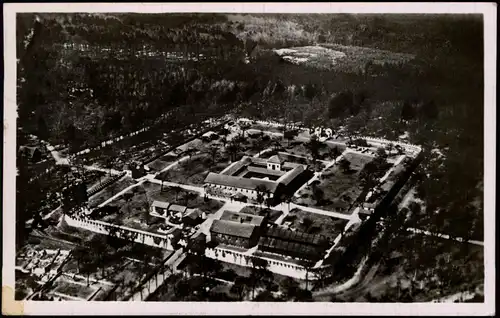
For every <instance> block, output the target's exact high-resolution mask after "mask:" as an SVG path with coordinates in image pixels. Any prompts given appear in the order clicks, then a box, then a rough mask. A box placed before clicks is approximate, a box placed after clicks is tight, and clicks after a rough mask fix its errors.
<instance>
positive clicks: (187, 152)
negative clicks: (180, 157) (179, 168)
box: [185, 147, 197, 162]
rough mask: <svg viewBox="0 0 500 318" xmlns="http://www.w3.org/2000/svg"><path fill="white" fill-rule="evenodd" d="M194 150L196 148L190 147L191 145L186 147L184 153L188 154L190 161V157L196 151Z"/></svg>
mask: <svg viewBox="0 0 500 318" xmlns="http://www.w3.org/2000/svg"><path fill="white" fill-rule="evenodd" d="M196 151H197V150H196V149H195V148H192V147H189V148H188V149H186V151H185V154H186V155H188V156H189V162H191V158H192V157H193V155H194V154H195V153H196Z"/></svg>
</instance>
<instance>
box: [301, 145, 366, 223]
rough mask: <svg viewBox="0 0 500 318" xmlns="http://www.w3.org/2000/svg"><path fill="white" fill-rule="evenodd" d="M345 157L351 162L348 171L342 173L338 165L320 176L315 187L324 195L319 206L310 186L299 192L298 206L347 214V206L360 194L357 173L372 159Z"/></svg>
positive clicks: (357, 156) (354, 156)
mask: <svg viewBox="0 0 500 318" xmlns="http://www.w3.org/2000/svg"><path fill="white" fill-rule="evenodd" d="M346 157H347V158H346V159H348V160H349V161H350V162H351V167H350V171H348V172H344V171H342V170H341V169H340V168H339V166H338V165H334V166H332V167H330V168H329V169H328V170H326V171H325V172H324V173H323V174H322V175H321V177H320V180H319V184H318V185H317V187H318V188H319V189H321V190H322V191H323V193H324V195H323V200H322V201H321V202H320V204H319V205H318V202H317V201H316V200H314V199H313V186H312V185H311V186H307V187H306V188H304V189H303V190H302V191H301V192H300V199H299V200H298V204H302V205H306V206H315V207H318V208H321V209H324V210H328V211H335V212H339V213H349V206H350V205H351V204H352V203H353V202H354V201H355V200H356V199H357V198H358V197H359V195H360V194H361V192H362V186H361V183H360V180H359V172H360V171H361V169H362V167H363V166H364V165H365V164H366V163H368V162H370V161H371V160H372V158H370V157H368V156H362V155H357V154H348V155H347V156H346Z"/></svg>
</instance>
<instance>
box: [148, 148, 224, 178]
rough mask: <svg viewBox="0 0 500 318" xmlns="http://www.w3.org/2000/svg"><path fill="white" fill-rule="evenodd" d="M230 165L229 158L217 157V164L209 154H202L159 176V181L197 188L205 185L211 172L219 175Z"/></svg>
mask: <svg viewBox="0 0 500 318" xmlns="http://www.w3.org/2000/svg"><path fill="white" fill-rule="evenodd" d="M228 165H229V162H228V160H227V158H225V157H221V156H220V155H219V156H218V157H216V161H215V163H214V162H213V161H212V157H211V156H210V155H209V154H206V153H202V154H198V155H195V156H193V157H192V158H191V159H187V160H185V161H182V162H181V163H179V164H178V165H176V166H175V167H173V168H171V169H169V170H168V171H165V172H163V173H161V174H160V175H158V176H157V179H159V180H165V181H170V182H175V183H181V184H189V185H195V186H201V185H203V181H204V180H205V178H206V176H207V175H208V173H209V172H214V173H219V172H221V171H222V170H224V168H226V167H227V166H228Z"/></svg>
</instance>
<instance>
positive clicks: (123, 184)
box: [89, 177, 136, 208]
mask: <svg viewBox="0 0 500 318" xmlns="http://www.w3.org/2000/svg"><path fill="white" fill-rule="evenodd" d="M135 183H136V182H135V181H134V180H133V179H131V178H129V177H125V178H123V179H120V180H118V181H116V182H115V183H113V184H111V185H109V186H107V187H106V188H104V190H102V191H100V192H98V193H96V194H95V195H93V196H92V197H91V198H90V199H89V207H90V208H95V207H97V206H98V205H99V204H101V203H103V202H104V201H106V200H108V199H109V198H111V197H112V196H114V195H115V194H117V193H118V192H120V191H122V190H123V189H126V188H127V187H129V186H131V185H133V184H135Z"/></svg>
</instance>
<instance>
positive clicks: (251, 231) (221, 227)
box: [210, 220, 259, 248]
mask: <svg viewBox="0 0 500 318" xmlns="http://www.w3.org/2000/svg"><path fill="white" fill-rule="evenodd" d="M258 230H259V227H258V226H256V225H253V224H248V223H237V222H232V221H228V220H214V221H213V223H212V226H211V227H210V236H211V241H213V242H215V243H218V244H226V245H232V246H238V247H243V248H250V247H252V246H255V245H256V244H257V241H258V239H259V231H258Z"/></svg>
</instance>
